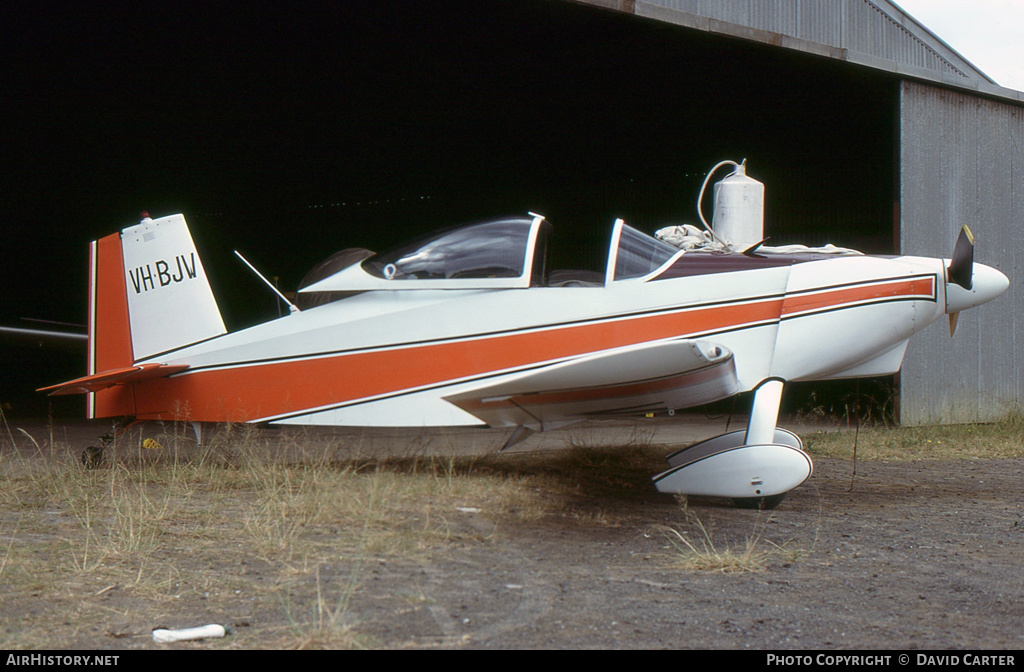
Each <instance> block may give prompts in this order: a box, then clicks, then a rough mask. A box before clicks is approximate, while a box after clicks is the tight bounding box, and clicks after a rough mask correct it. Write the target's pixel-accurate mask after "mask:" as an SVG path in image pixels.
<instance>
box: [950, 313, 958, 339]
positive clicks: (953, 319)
mask: <svg viewBox="0 0 1024 672" xmlns="http://www.w3.org/2000/svg"><path fill="white" fill-rule="evenodd" d="M959 319H960V313H950V314H949V337H950V338H952V337H953V334H955V333H956V323H957V320H959Z"/></svg>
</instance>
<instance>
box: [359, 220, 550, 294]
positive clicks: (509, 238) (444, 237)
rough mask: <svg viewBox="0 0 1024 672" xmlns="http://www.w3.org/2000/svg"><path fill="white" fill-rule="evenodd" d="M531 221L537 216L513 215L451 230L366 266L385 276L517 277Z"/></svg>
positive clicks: (522, 265) (522, 266)
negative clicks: (519, 216) (532, 217)
mask: <svg viewBox="0 0 1024 672" xmlns="http://www.w3.org/2000/svg"><path fill="white" fill-rule="evenodd" d="M532 225H533V219H530V218H513V219H498V220H493V221H487V222H481V223H480V224H471V225H469V226H464V227H461V228H457V229H449V230H447V231H442V232H440V233H434V234H431V235H430V236H428V237H426V238H421V239H419V240H417V241H414V242H412V243H409V244H407V245H403V246H402V247H399V248H397V249H395V250H392V251H390V252H385V253H384V254H378V255H376V256H374V257H371V258H369V259H367V260H366V261H364V262H363V269H364V270H365V271H366V272H367V273H369V274H371V275H373V276H376V277H378V278H384V279H386V280H407V279H417V280H440V279H453V278H518V277H520V276H522V275H523V273H524V271H525V269H526V259H527V250H528V247H529V243H530V229H531V227H532Z"/></svg>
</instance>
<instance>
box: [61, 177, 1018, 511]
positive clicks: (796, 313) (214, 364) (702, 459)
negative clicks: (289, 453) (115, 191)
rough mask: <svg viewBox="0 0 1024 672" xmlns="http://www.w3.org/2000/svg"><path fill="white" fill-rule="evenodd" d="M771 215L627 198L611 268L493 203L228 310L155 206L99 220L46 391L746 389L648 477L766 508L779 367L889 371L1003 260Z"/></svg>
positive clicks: (517, 432)
mask: <svg viewBox="0 0 1024 672" xmlns="http://www.w3.org/2000/svg"><path fill="white" fill-rule="evenodd" d="M742 173H743V170H742V167H740V168H739V169H738V170H737V171H736V173H734V175H733V176H732V179H734V180H737V179H740V178H743V177H744V176H743V174H742ZM709 177H710V174H709ZM727 179H728V178H727ZM747 179H749V178H747ZM725 182H726V181H723V182H722V183H720V185H723V184H725ZM705 184H706V182H705ZM744 188H746V187H744ZM723 193H724V191H723ZM747 196H749V194H747ZM747 196H744V197H743V199H746V198H747ZM743 199H741V200H743ZM747 200H749V199H747ZM757 207H760V206H759V205H758V206H757ZM720 212H721V213H722V214H721V222H720V221H719V213H720ZM728 215H729V207H728V204H727V203H726V204H718V203H717V202H716V219H715V224H714V230H715V231H716V232H718V234H717V235H716V236H715V238H716V239H722V238H727V236H726V235H725V234H723V233H721V231H726V232H728V231H729V228H728V227H727V226H725V225H724V222H726V220H727V218H728ZM756 218H757V215H756V213H755V216H754V219H756ZM748 224H749V223H748ZM744 226H747V225H746V224H745V225H744ZM758 227H760V222H759V221H757V222H755V223H754V225H753V226H752V227H750V226H748V228H747V229H746V232H745V233H744V232H743V231H741V230H740V229H742V227H740V229H735V228H734V229H733V230H732V233H733V236H732V237H733V238H735V239H736V240H728V239H726V240H724V241H723V242H724V244H719V245H717V248H718V249H716V250H710V251H708V250H707V249H706V248H705V249H704V250H701V249H696V250H689V251H684V250H681V249H678V248H677V247H674V246H672V245H669V244H667V243H665V242H663V241H662V240H658V239H656V238H654V237H651V236H648V235H646V234H644V233H641V232H640V231H637V230H635V229H633V228H631V227H630V226H628V225H626V224H625V223H624V222H623V221H621V220H619V221H617V222H616V223H615V227H614V231H613V235H612V239H611V244H610V246H609V250H608V262H607V267H606V271H605V273H604V274H603V277H602V276H601V274H599V273H594V272H590V273H588V272H572V271H549V269H548V267H547V265H546V252H547V249H546V241H547V232H548V230H549V224H548V223H547V222H546V221H545V219H544V218H543V217H542V216H539V215H534V214H530V215H529V216H525V217H512V218H507V219H498V220H492V221H485V222H481V223H476V224H472V225H467V226H463V227H459V228H454V229H449V230H446V231H443V232H441V233H437V234H435V235H432V236H428V237H425V238H422V239H420V240H418V241H415V242H413V243H411V244H408V245H406V246H403V247H400V248H398V249H396V250H394V251H392V252H389V253H385V254H380V255H373V254H372V253H370V252H368V251H365V250H349V251H346V252H344V253H339V254H338V255H335V256H334V257H332V258H331V259H330V260H328V262H325V264H322V265H321V267H319V268H318V269H315V270H314V271H313V272H312V273H311V276H307V280H306V281H304V283H303V285H304V286H303V287H301V288H300V290H299V294H298V296H299V297H300V300H299V303H300V306H298V307H296V306H291V311H290V312H289V314H288V315H286V316H284V317H282V318H279V319H275V320H272V321H270V322H267V323H264V324H260V325H257V326H254V327H251V328H248V329H244V330H242V331H237V332H233V333H227V332H226V329H225V327H224V323H223V321H222V319H221V316H220V312H219V310H218V307H217V302H216V300H215V299H214V296H213V293H212V291H211V289H210V285H209V283H208V282H207V277H206V273H205V271H204V269H203V264H202V262H201V261H200V258H199V254H198V252H197V251H196V247H195V245H194V243H193V241H192V237H191V234H190V233H189V230H188V227H187V225H186V223H185V219H184V217H183V216H182V215H171V216H167V217H161V218H159V219H149V218H148V217H147V218H146V219H144V220H143V221H142V222H141V223H139V224H137V225H134V226H130V227H128V228H125V229H124V230H122V231H121V232H120V233H115V234H112V235H110V236H107V237H105V238H102V239H100V240H98V241H95V242H93V243H92V245H91V247H90V255H89V259H90V285H89V286H90V294H89V296H90V302H89V325H88V326H89V328H88V334H89V355H88V375H87V376H85V377H83V378H79V379H76V380H72V381H69V382H66V383H62V384H60V385H55V386H52V387H48V388H43V391H46V392H50V393H52V394H72V393H87V394H88V416H89V417H90V418H100V417H114V416H128V417H133V418H136V419H139V420H146V419H148V420H170V421H188V422H193V423H198V422H250V423H268V424H271V425H349V426H376V427H385V426H388V427H391V426H406V427H408V426H414V427H415V426H423V427H426V426H430V427H436V426H456V425H489V426H492V427H509V428H515V429H514V431H513V433H512V435H511V438H510V439H509V441H508V442H507V443H506V445H511V444H512V443H515V442H517V441H519V440H522V439H524V438H526V437H527V436H529V435H530V434H531V433H533V432H537V431H544V430H546V429H551V428H555V427H559V426H563V425H565V424H568V423H571V422H576V421H580V420H583V419H586V418H588V417H592V416H595V415H601V414H614V413H617V414H638V415H641V414H646V413H652V412H653V413H660V412H667V413H672V412H674V410H676V409H681V408H686V407H690V406H695V405H699V404H704V403H708V402H712V401H716V400H720V399H723V398H726V397H729V396H732V395H735V394H737V393H740V392H748V391H754V401H753V409H752V414H751V418H750V421H749V424H748V426H747V428H746V429H743V430H739V431H735V432H731V433H728V434H724V435H721V436H718V437H715V438H713V439H709V440H707V441H704V442H702V443H699V444H696V445H694V446H691V447H689V448H687V449H685V450H682V451H679V452H677V453H674V454H672V455H670V456H668V461H669V467H670V468H669V469H668V470H667V471H665V472H664V473H662V474H659V475H658V476H656V477H655V484H656V486H657V488H658V489H659V490H661V491H663V492H676V493H684V494H691V495H711V496H722V497H730V498H734V499H735V500H737V502H739V503H741V504H742V505H762V506H769V507H770V506H774V505H776V504H778V502H779V501H781V498H782V496H783V495H784V494H785V493H786V492H787V491H789V490H791V489H793V488H795V487H797V486H798V485H800V484H801V483H802V482H803V481H804V480H806V479H807V478H808V477H809V476H810V474H811V472H812V469H813V467H812V464H811V460H810V458H809V457H808V456H807V455H806V453H804V452H803V451H802V450H801V442H800V439H799V438H798V437H796V435H794V434H792V433H790V432H788V431H786V430H783V429H779V428H777V427H776V422H777V417H778V410H779V402H780V398H781V394H782V388H783V385H784V383H785V382H786V381H806V380H832V379H840V378H855V377H863V376H876V375H883V374H891V373H895V372H896V371H897V370H898V369H899V368H900V365H901V362H902V359H903V354H904V351H905V349H906V347H907V342H908V339H909V338H910V337H911V336H912V335H913V334H915V333H916V332H918V331H920V330H921V329H923V328H925V327H926V326H927V325H929V324H930V323H932V322H934V321H936V320H938V319H939V318H940V317H941V316H942V315H944V314H950V315H951V318H952V317H953V316H955V315H956V314H957V313H958V312H959V311H961V310H965V309H967V308H970V307H972V306H977V305H979V304H982V303H984V302H986V301H989V300H991V299H993V298H995V297H996V296H998V295H999V294H1001V293H1002V292H1003V291H1004V290H1005V289H1006V288H1007V287H1008V280H1007V278H1006V277H1005V276H1004V275H1003V274H1002V273H1000V272H999V271H997V270H995V269H993V268H990V267H988V266H984V265H981V264H975V263H973V243H972V241H971V239H970V236H969V232H967V231H966V229H965V231H964V232H963V233H962V234H961V237H960V239H959V240H958V241H957V246H956V249H955V251H954V255H953V259H952V260H943V259H928V258H920V257H911V256H895V257H873V256H865V255H861V254H858V253H844V252H843V251H841V250H839V251H838V252H839V253H836V252H837V250H835V248H833V249H831V250H823V249H818V250H810V249H806V248H804V249H800V250H793V249H789V248H766V247H764V246H762V245H759V244H757V243H758V241H757V239H758V238H759V237H760V231H759V228H758ZM709 231H710V229H709ZM737 231H739V233H737ZM744 238H746V240H743V239H744ZM751 238H752V239H753V240H754V243H755V244H754V245H751V246H749V247H748V246H747V243H749V242H750V239H751ZM708 239H709V240H711V237H710V236H708ZM737 240H738V241H739V243H741V245H737ZM745 248H746V249H745ZM737 249H745V252H742V253H741V252H737V251H733V250H737ZM952 323H953V321H952V319H951V324H952Z"/></svg>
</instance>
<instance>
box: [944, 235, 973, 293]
mask: <svg viewBox="0 0 1024 672" xmlns="http://www.w3.org/2000/svg"><path fill="white" fill-rule="evenodd" d="M973 276H974V236H973V235H972V234H971V230H970V229H969V228H967V225H966V224H964V228H962V229H961V230H960V235H959V236H958V237H957V239H956V246H955V247H954V248H953V259H952V260H951V261H950V262H949V268H948V269H947V272H946V277H947V278H948V279H949V282H955V283H956V284H958V285H960V286H961V287H963V288H964V289H970V288H971V286H972V285H973V284H974V282H973Z"/></svg>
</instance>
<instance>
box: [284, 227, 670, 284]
mask: <svg viewBox="0 0 1024 672" xmlns="http://www.w3.org/2000/svg"><path fill="white" fill-rule="evenodd" d="M531 214H532V213H531ZM549 228H550V225H549V224H548V223H547V222H545V221H544V218H543V217H541V216H540V215H532V216H531V217H507V218H503V219H493V220H488V221H484V222H478V223H476V224H469V225H467V226H460V227H456V228H451V229H446V230H444V231H440V232H435V233H432V234H430V235H428V236H424V237H422V238H419V239H417V240H414V241H413V242H411V243H407V244H405V245H402V246H400V247H397V248H395V249H393V250H391V251H390V252H385V253H383V254H376V255H373V256H370V257H369V258H365V259H361V258H360V257H358V256H355V255H352V254H348V255H347V256H345V260H344V261H345V264H346V265H344V267H340V266H341V263H340V262H339V263H330V260H329V261H328V262H325V264H326V265H322V266H323V268H322V269H321V271H320V272H318V273H317V274H315V275H314V274H311V276H307V279H308V280H309V284H307V281H303V286H302V287H300V289H299V292H300V293H302V294H310V293H316V294H320V295H322V296H328V295H329V294H336V293H339V292H345V293H348V292H364V291H372V290H405V289H513V288H525V287H531V286H532V287H538V286H545V285H548V268H547V266H546V263H547V262H546V259H547V239H548V231H549ZM350 252H351V251H350ZM360 252H364V253H366V252H365V251H360ZM366 254H369V253H366ZM680 254H682V252H680V251H679V250H677V249H676V248H674V247H672V246H671V245H668V244H666V243H663V242H661V241H659V240H656V239H654V238H652V237H651V236H648V235H647V234H645V233H641V232H640V231H637V230H636V229H634V228H632V227H630V226H628V225H626V224H625V222H623V221H622V220H621V219H620V220H617V221H616V222H615V228H614V229H613V231H612V240H611V245H610V246H609V249H608V264H607V269H606V271H605V276H604V282H603V283H601V282H600V275H599V274H595V273H590V272H583V271H556V272H555V274H561V275H562V276H566V277H568V276H573V274H580V273H587V281H585V282H584V281H577V282H558V283H557V284H558V285H559V286H590V287H593V286H595V285H598V286H599V285H600V284H604V285H610V284H611V283H613V282H620V281H623V280H636V281H641V282H642V281H644V280H646V279H648V278H649V277H651V276H652V275H654V274H655V272H656V271H658V270H659V269H661V268H664V267H666V266H667V265H669V264H670V263H671V262H672V261H673V260H674V259H675V258H676V257H677V256H678V255H680ZM335 256H337V255H335ZM332 259H333V258H332ZM318 268H319V267H318ZM334 269H338V270H336V271H335V270H334ZM332 271H333V272H332ZM324 272H329V273H331V274H330V275H327V276H326V277H325V276H324V275H323V274H322V273H324ZM593 275H597V282H596V283H595V282H593V281H592V276H593ZM573 277H575V276H573ZM552 282H553V283H554V276H552Z"/></svg>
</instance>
